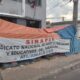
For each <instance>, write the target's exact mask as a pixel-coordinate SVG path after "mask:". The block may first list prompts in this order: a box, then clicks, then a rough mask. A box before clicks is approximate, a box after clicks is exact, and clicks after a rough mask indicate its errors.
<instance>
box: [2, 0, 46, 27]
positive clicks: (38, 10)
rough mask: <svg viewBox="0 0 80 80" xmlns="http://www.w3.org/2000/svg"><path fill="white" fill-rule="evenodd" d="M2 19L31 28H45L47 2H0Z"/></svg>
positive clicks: (13, 0) (14, 0)
mask: <svg viewBox="0 0 80 80" xmlns="http://www.w3.org/2000/svg"><path fill="white" fill-rule="evenodd" d="M0 18H2V19H5V20H8V21H11V22H13V23H17V24H21V25H25V26H29V27H35V28H44V27H45V26H46V22H45V20H46V0H0Z"/></svg>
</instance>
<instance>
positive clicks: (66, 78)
mask: <svg viewBox="0 0 80 80" xmlns="http://www.w3.org/2000/svg"><path fill="white" fill-rule="evenodd" d="M39 80H80V68H79V69H75V70H73V71H68V72H67V73H63V74H60V75H57V76H54V75H49V76H47V77H45V78H42V79H39Z"/></svg>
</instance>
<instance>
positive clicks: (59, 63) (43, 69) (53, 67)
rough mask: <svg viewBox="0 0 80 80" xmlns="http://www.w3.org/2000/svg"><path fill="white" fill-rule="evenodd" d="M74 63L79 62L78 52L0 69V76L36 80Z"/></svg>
mask: <svg viewBox="0 0 80 80" xmlns="http://www.w3.org/2000/svg"><path fill="white" fill-rule="evenodd" d="M76 64H80V54H77V55H72V56H68V57H65V56H57V57H53V58H52V59H51V60H45V59H43V60H40V61H38V62H34V63H33V64H28V65H21V66H19V67H15V68H8V69H5V70H2V71H1V75H0V76H1V77H2V78H1V80H38V79H40V78H42V77H44V76H47V75H51V74H55V73H58V72H59V71H60V70H63V71H64V69H67V68H69V67H71V66H73V65H76Z"/></svg>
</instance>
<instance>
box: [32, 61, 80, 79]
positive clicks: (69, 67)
mask: <svg viewBox="0 0 80 80" xmlns="http://www.w3.org/2000/svg"><path fill="white" fill-rule="evenodd" d="M77 68H80V61H77V62H75V63H71V64H70V65H67V66H64V67H62V68H58V69H56V70H54V71H51V72H49V73H48V74H43V75H42V76H39V77H36V78H34V79H33V80H43V79H44V78H45V77H47V76H49V75H53V76H55V75H57V74H59V73H62V72H67V71H68V70H74V69H77Z"/></svg>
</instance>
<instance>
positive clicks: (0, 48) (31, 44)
mask: <svg viewBox="0 0 80 80" xmlns="http://www.w3.org/2000/svg"><path fill="white" fill-rule="evenodd" d="M65 52H70V40H67V39H58V40H54V39H53V38H39V39H30V40H28V39H27V40H26V39H8V38H0V63H5V62H13V61H21V60H27V59H33V58H37V57H40V56H43V55H47V54H51V53H65Z"/></svg>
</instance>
